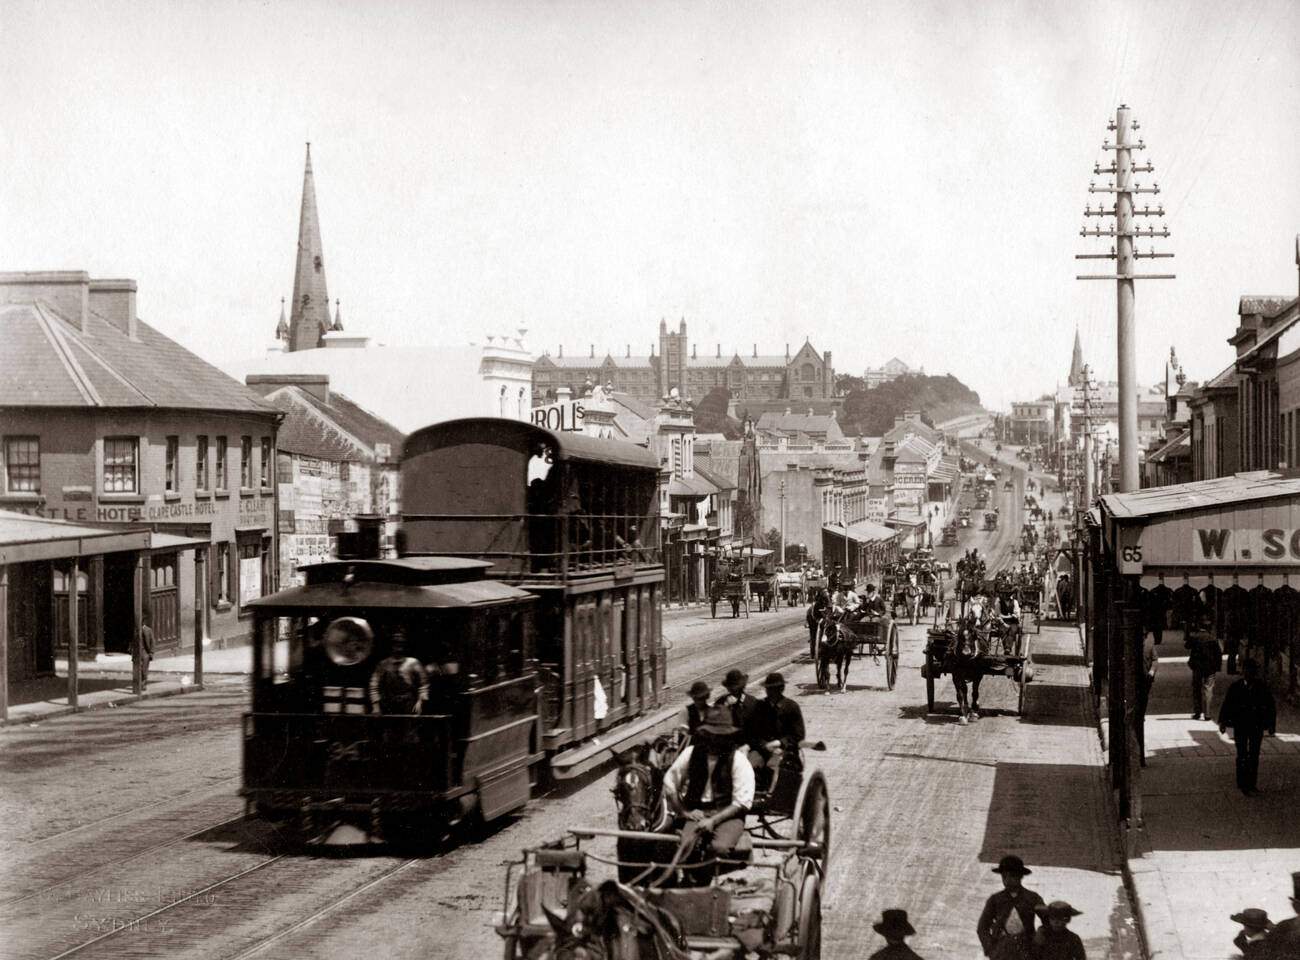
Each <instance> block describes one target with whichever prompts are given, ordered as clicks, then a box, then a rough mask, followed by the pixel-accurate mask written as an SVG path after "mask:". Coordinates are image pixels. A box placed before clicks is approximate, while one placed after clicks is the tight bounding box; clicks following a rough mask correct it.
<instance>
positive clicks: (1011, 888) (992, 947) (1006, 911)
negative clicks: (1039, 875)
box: [976, 855, 1043, 960]
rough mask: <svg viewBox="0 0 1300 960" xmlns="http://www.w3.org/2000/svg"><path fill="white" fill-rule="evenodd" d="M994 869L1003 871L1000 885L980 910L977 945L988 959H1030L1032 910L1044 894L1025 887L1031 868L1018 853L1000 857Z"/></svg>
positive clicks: (1032, 937)
mask: <svg viewBox="0 0 1300 960" xmlns="http://www.w3.org/2000/svg"><path fill="white" fill-rule="evenodd" d="M993 872H994V873H998V874H1001V875H1002V889H1001V890H999V891H998V892H997V893H995V894H993V896H991V897H989V899H988V902H987V903H986V904H984V912H983V913H981V914H980V919H979V926H978V927H976V932H977V933H978V934H979V938H980V946H982V947H983V948H984V955H985V956H986V957H989V958H990V960H1032V958H1033V955H1034V954H1033V939H1034V911H1035V910H1036V909H1037V908H1038V907H1041V906H1042V905H1043V898H1042V897H1040V896H1039V895H1038V894H1036V893H1034V891H1032V890H1029V889H1026V888H1025V886H1024V885H1023V881H1024V878H1025V877H1027V876H1028V875H1029V874H1031V873H1032V872H1033V871H1032V870H1030V869H1029V868H1028V867H1026V866H1025V862H1024V861H1023V860H1021V859H1020V858H1019V857H1017V856H1014V855H1011V856H1005V857H1003V858H1002V859H1001V860H1000V861H999V862H998V865H997V866H996V867H994V868H993Z"/></svg>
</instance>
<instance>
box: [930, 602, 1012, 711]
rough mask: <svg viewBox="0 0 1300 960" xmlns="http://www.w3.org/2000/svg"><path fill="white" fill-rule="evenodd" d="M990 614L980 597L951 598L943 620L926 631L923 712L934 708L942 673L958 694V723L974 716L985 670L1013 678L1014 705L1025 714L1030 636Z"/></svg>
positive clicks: (986, 674) (977, 707)
mask: <svg viewBox="0 0 1300 960" xmlns="http://www.w3.org/2000/svg"><path fill="white" fill-rule="evenodd" d="M989 614H990V610H989V608H988V606H987V605H986V604H985V603H984V602H983V598H982V597H981V598H976V599H974V600H973V601H972V602H971V603H970V604H966V603H964V602H963V603H961V604H960V605H959V604H958V602H957V601H953V602H952V603H951V604H949V607H948V612H947V615H946V616H945V617H944V622H943V624H942V625H939V626H935V627H931V628H930V629H929V630H927V631H926V644H925V664H924V665H923V666H922V667H921V675H922V676H923V677H924V678H925V694H926V710H927V711H928V712H930V713H933V712H934V682H935V680H937V679H938V678H939V677H942V676H943V675H944V674H947V675H949V676H951V677H952V682H953V688H954V691H955V693H956V697H957V710H958V714H959V718H958V722H959V723H967V722H969V720H972V719H975V720H978V719H979V691H980V683H981V681H982V680H983V679H984V678H985V677H989V676H1004V677H1006V678H1007V679H1008V680H1010V681H1011V682H1012V683H1014V684H1016V687H1017V706H1016V709H1017V711H1018V712H1019V714H1020V716H1022V717H1023V716H1024V715H1025V687H1026V686H1027V685H1028V683H1029V682H1030V681H1031V680H1033V678H1034V667H1033V659H1032V657H1031V654H1030V641H1029V637H1028V635H1027V634H1026V633H1025V632H1024V631H1023V630H1019V629H1014V628H1013V625H1010V624H1007V623H1006V622H1005V621H1003V620H1002V619H1001V618H999V617H998V616H996V614H994V615H992V616H990V615H989Z"/></svg>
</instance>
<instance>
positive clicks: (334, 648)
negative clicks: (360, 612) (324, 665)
mask: <svg viewBox="0 0 1300 960" xmlns="http://www.w3.org/2000/svg"><path fill="white" fill-rule="evenodd" d="M374 645H375V632H374V631H373V630H371V629H370V624H368V623H366V621H364V620H362V619H361V618H360V617H339V618H338V619H337V620H334V621H332V622H331V623H330V625H329V626H328V627H327V628H326V629H325V652H326V653H327V654H328V655H329V658H330V659H331V660H333V661H334V662H335V663H336V664H338V665H339V666H340V667H355V666H356V665H357V664H358V663H360V662H361V661H362V660H365V659H366V658H367V657H368V656H370V651H371V650H372V649H373V648H374Z"/></svg>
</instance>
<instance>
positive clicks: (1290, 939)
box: [1265, 873, 1300, 960]
mask: <svg viewBox="0 0 1300 960" xmlns="http://www.w3.org/2000/svg"><path fill="white" fill-rule="evenodd" d="M1291 909H1292V910H1294V911H1295V912H1296V916H1294V917H1291V918H1290V919H1289V920H1283V921H1282V922H1280V923H1279V924H1277V925H1276V926H1275V927H1273V932H1272V933H1270V934H1269V935H1268V945H1269V946H1268V953H1266V954H1265V956H1267V957H1268V958H1269V960H1282V958H1283V957H1300V873H1293V874H1291Z"/></svg>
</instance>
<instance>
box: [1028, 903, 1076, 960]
mask: <svg viewBox="0 0 1300 960" xmlns="http://www.w3.org/2000/svg"><path fill="white" fill-rule="evenodd" d="M1036 910H1037V913H1038V915H1039V916H1040V917H1042V918H1043V926H1042V928H1041V929H1040V930H1039V931H1038V932H1037V933H1035V934H1034V953H1033V956H1034V960H1087V957H1086V955H1085V954H1084V952H1083V941H1082V940H1080V939H1079V935H1078V934H1077V933H1075V932H1074V931H1073V930H1071V929H1069V927H1070V919H1071V918H1072V917H1077V916H1079V914H1081V913H1082V912H1083V911H1081V910H1076V909H1074V907H1072V906H1070V905H1069V904H1068V903H1066V902H1065V901H1064V900H1053V901H1052V902H1051V903H1049V904H1048V905H1047V906H1045V907H1038V908H1036Z"/></svg>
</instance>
